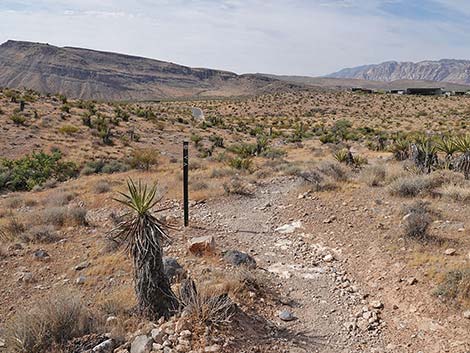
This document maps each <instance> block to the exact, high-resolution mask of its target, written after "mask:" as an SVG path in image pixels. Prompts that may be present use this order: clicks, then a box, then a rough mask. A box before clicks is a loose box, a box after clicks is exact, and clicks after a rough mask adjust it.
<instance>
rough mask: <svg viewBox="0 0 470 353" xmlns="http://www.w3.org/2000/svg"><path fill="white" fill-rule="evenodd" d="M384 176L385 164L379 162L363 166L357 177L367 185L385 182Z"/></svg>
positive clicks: (377, 184)
mask: <svg viewBox="0 0 470 353" xmlns="http://www.w3.org/2000/svg"><path fill="white" fill-rule="evenodd" d="M386 176H387V170H386V168H385V166H383V165H381V164H379V165H371V166H368V167H366V168H364V169H363V170H362V172H361V174H360V175H359V179H360V180H361V181H362V182H364V183H365V184H367V185H368V186H381V185H383V184H384V183H385V179H386Z"/></svg>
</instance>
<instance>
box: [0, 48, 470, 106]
mask: <svg viewBox="0 0 470 353" xmlns="http://www.w3.org/2000/svg"><path fill="white" fill-rule="evenodd" d="M467 84H470V61H465V60H440V61H423V62H420V63H416V64H415V63H398V62H386V63H383V64H379V65H367V66H361V67H357V68H353V69H344V70H341V71H339V72H337V73H334V74H331V75H328V76H326V77H304V76H276V75H269V74H244V75H238V74H235V73H233V72H228V71H221V70H213V69H205V68H191V67H188V66H182V65H177V64H173V63H170V62H165V61H159V60H153V59H147V58H141V57H136V56H130V55H124V54H116V53H108V52H102V51H96V50H90V49H81V48H71V47H64V48H60V47H56V46H53V45H49V44H42V43H32V42H20V41H12V40H10V41H7V42H5V43H3V44H1V45H0V87H8V88H29V89H34V90H36V91H39V92H41V93H52V94H55V93H61V94H65V95H67V96H68V97H73V98H82V99H96V100H129V101H131V100H156V99H164V98H195V97H228V96H245V95H257V94H264V93H276V92H285V91H297V90H303V89H312V88H313V89H345V88H350V87H363V88H372V89H405V88H409V87H443V88H446V89H449V90H470V86H468V85H467Z"/></svg>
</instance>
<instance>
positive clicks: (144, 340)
mask: <svg viewBox="0 0 470 353" xmlns="http://www.w3.org/2000/svg"><path fill="white" fill-rule="evenodd" d="M152 343H153V342H152V338H151V337H147V336H146V335H141V336H137V337H136V338H134V341H133V342H132V343H131V352H130V353H149V352H151V351H152V348H153V347H152Z"/></svg>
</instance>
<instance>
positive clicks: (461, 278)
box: [435, 267, 470, 308]
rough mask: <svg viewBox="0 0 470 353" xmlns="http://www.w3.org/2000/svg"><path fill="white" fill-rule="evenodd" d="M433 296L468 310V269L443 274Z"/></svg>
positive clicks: (469, 272)
mask: <svg viewBox="0 0 470 353" xmlns="http://www.w3.org/2000/svg"><path fill="white" fill-rule="evenodd" d="M435 294H436V295H438V296H439V297H441V298H442V299H446V300H451V301H454V302H456V303H458V304H461V305H463V306H464V307H466V308H470V267H466V268H463V269H456V270H452V271H448V272H447V273H445V275H444V277H443V278H442V280H441V283H440V284H439V286H438V287H437V289H436V291H435Z"/></svg>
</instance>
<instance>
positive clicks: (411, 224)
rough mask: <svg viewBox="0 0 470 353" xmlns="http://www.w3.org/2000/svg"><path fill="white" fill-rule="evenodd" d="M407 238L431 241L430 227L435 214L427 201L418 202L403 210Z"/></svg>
mask: <svg viewBox="0 0 470 353" xmlns="http://www.w3.org/2000/svg"><path fill="white" fill-rule="evenodd" d="M402 214H404V215H405V216H404V217H403V220H404V228H405V236H406V237H408V238H411V239H416V240H420V241H426V240H429V239H430V235H429V233H428V229H429V226H430V225H431V222H432V220H433V217H434V215H435V212H434V211H433V210H431V209H430V207H429V204H428V203H427V202H425V201H416V202H414V203H412V204H411V205H409V206H406V207H404V208H403V210H402Z"/></svg>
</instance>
